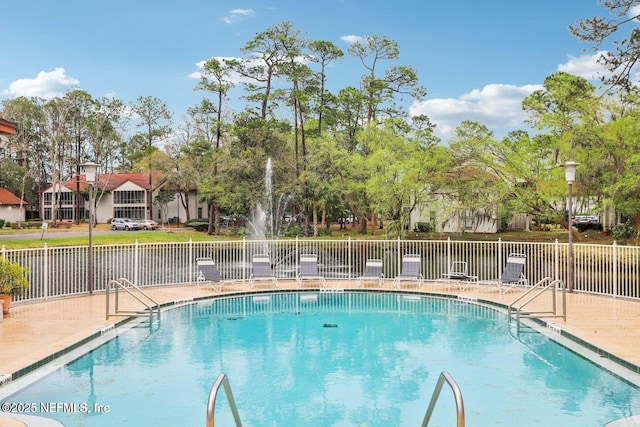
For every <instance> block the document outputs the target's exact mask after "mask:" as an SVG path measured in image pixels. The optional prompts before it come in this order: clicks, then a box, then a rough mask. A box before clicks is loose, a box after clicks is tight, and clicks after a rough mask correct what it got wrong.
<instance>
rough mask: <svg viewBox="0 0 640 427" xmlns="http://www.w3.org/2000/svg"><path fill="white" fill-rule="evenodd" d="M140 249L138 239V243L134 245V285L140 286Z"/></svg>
mask: <svg viewBox="0 0 640 427" xmlns="http://www.w3.org/2000/svg"><path fill="white" fill-rule="evenodd" d="M139 249H140V247H139V245H138V239H136V243H135V245H134V251H133V283H135V284H136V285H138V286H140V282H139V281H138V277H139V276H138V274H139V271H140V268H139V267H140V251H139Z"/></svg>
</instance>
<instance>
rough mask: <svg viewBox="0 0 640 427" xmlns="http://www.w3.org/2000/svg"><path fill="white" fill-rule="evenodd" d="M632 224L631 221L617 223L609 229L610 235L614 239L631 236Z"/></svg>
mask: <svg viewBox="0 0 640 427" xmlns="http://www.w3.org/2000/svg"><path fill="white" fill-rule="evenodd" d="M633 232H634V229H633V224H631V221H627V222H624V223H622V224H618V225H616V226H615V227H613V228H612V229H611V235H612V236H613V238H614V239H616V240H623V239H628V238H630V237H632V236H633Z"/></svg>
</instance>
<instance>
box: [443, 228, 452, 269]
mask: <svg viewBox="0 0 640 427" xmlns="http://www.w3.org/2000/svg"><path fill="white" fill-rule="evenodd" d="M449 266H451V236H447V265H445V266H444V268H445V270H444V271H446V272H449Z"/></svg>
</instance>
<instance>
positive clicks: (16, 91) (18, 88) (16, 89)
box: [2, 67, 80, 99]
mask: <svg viewBox="0 0 640 427" xmlns="http://www.w3.org/2000/svg"><path fill="white" fill-rule="evenodd" d="M79 84H80V81H79V80H78V79H76V78H74V77H70V76H67V74H66V72H65V69H64V68H60V67H58V68H56V69H54V70H53V71H49V72H47V71H40V72H39V73H38V75H37V77H36V78H35V79H18V80H16V81H14V82H13V83H11V84H10V85H9V88H8V89H5V90H3V91H2V93H3V94H4V95H8V96H10V97H14V98H15V97H18V96H26V97H32V96H38V97H41V98H45V99H50V98H55V97H56V96H60V95H62V94H64V93H66V92H68V91H69V90H70V89H72V88H74V87H76V86H78V85H79Z"/></svg>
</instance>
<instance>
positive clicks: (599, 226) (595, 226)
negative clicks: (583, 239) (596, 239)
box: [574, 222, 602, 233]
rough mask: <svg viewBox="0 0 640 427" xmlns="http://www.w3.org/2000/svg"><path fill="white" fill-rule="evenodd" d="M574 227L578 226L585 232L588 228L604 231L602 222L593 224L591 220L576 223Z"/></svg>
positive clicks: (578, 228)
mask: <svg viewBox="0 0 640 427" xmlns="http://www.w3.org/2000/svg"><path fill="white" fill-rule="evenodd" d="M574 227H576V229H577V230H578V231H579V232H581V233H584V232H585V231H587V230H597V231H602V224H600V223H597V224H592V223H589V222H585V223H582V222H581V223H578V224H576V225H575V226H574Z"/></svg>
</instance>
